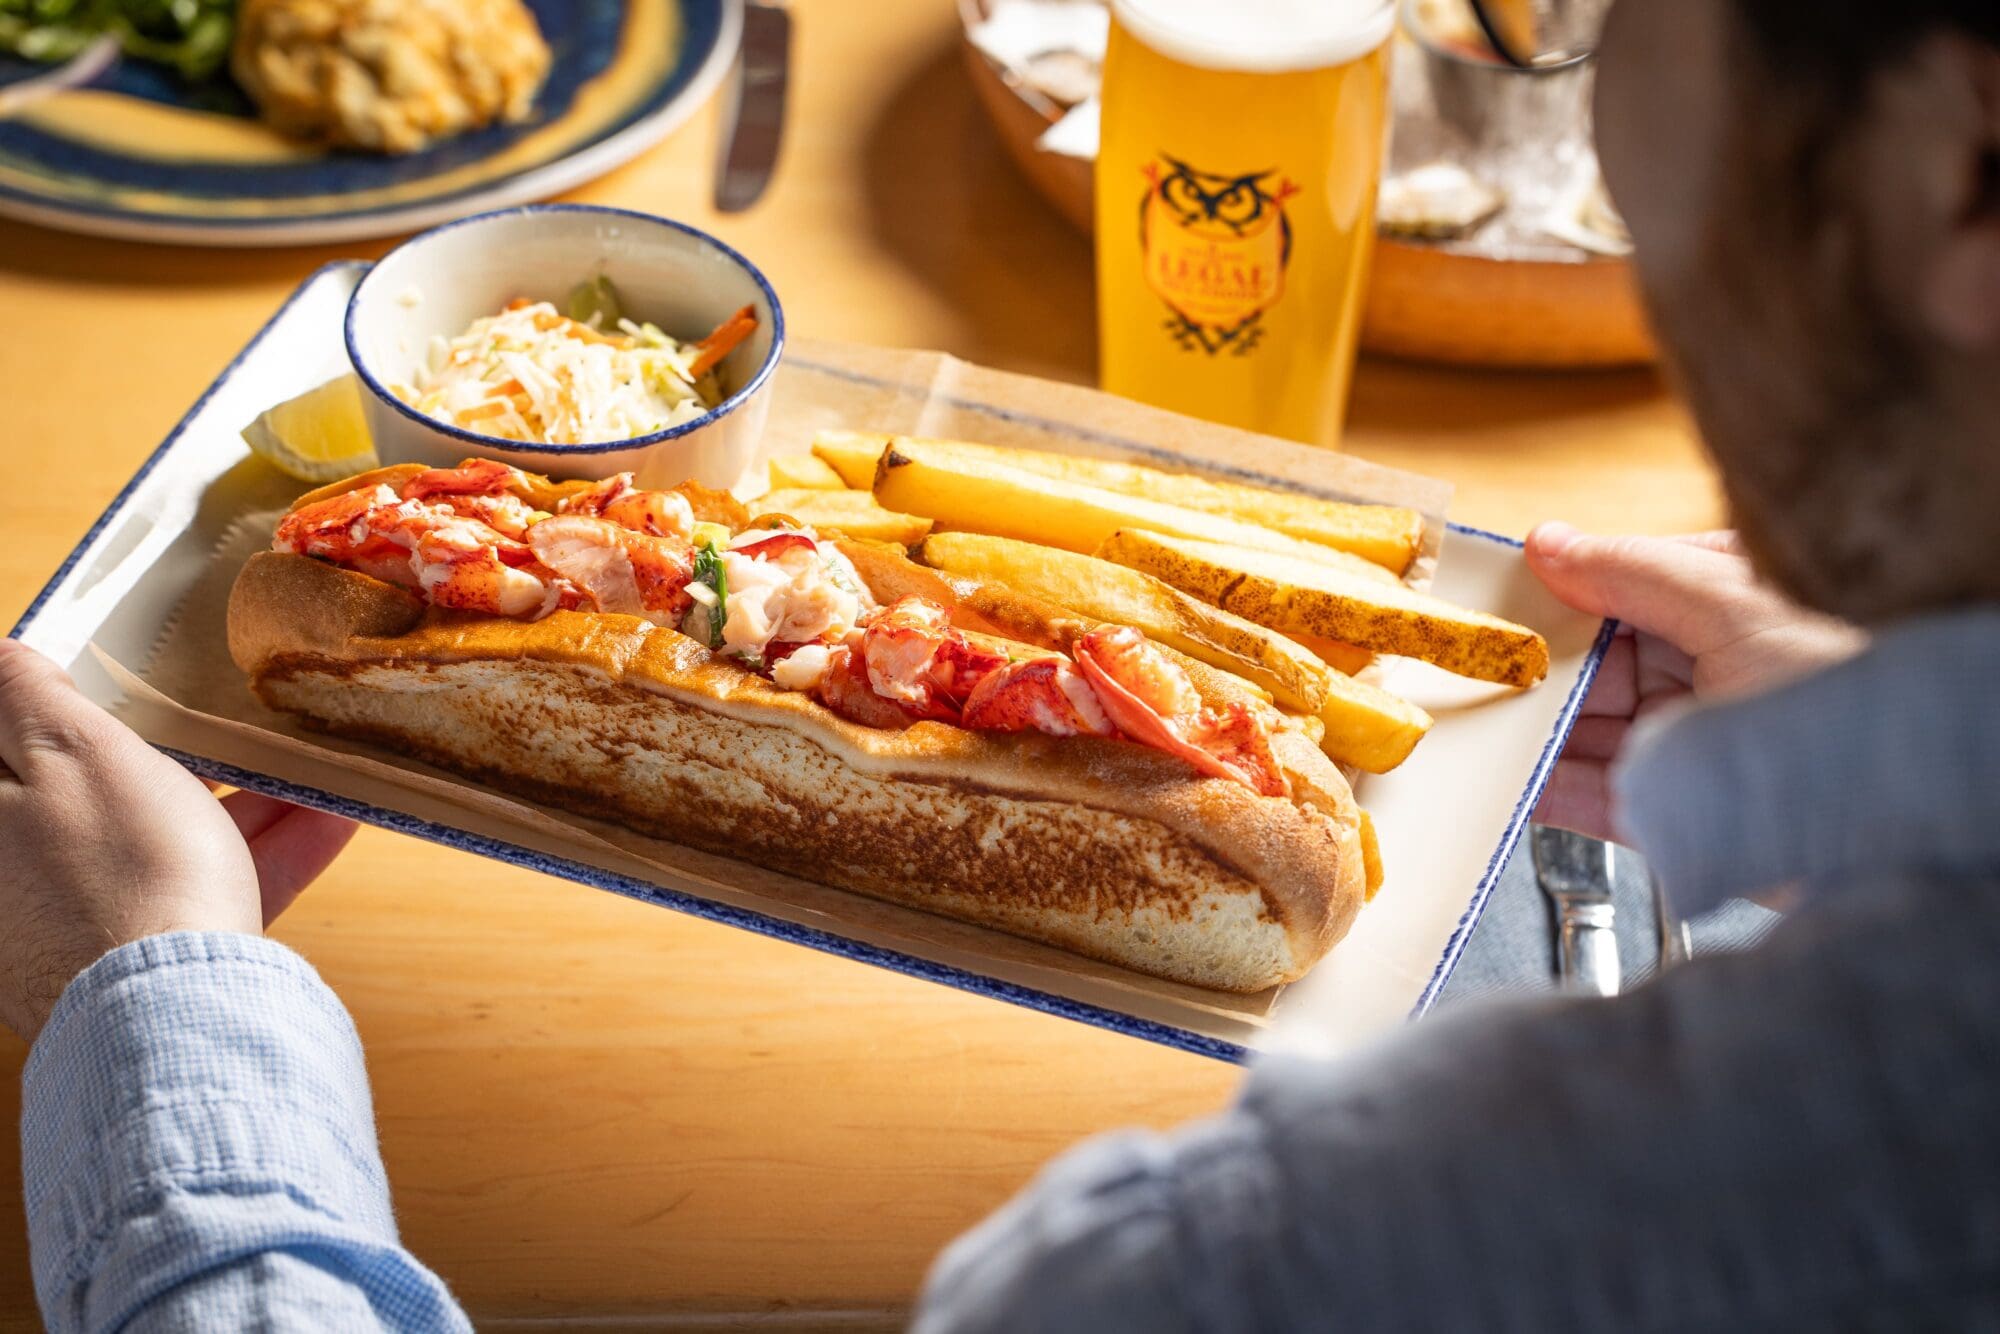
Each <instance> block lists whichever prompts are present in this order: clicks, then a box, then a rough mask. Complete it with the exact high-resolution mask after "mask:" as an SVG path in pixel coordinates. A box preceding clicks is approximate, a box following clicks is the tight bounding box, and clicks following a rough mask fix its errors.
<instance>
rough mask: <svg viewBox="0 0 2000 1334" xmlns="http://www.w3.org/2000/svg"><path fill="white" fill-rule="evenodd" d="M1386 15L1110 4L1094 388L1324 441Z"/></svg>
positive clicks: (1344, 329) (1336, 401) (1369, 213)
mask: <svg viewBox="0 0 2000 1334" xmlns="http://www.w3.org/2000/svg"><path fill="white" fill-rule="evenodd" d="M1394 17H1395V16H1394V5H1393V2H1392V0H1112V3H1111V38H1110V46H1109V49H1108V50H1107V52H1106V54H1105V61H1104V92H1103V130H1102V138H1101V141H1100V143H1099V147H1098V155H1097V303H1098V313H1097V319H1098V347H1099V355H1100V362H1099V366H1100V375H1101V378H1102V381H1103V385H1104V388H1106V389H1108V390H1110V391H1111V392H1112V393H1115V394H1123V395H1125V396H1126V397H1128V398H1136V399H1139V400H1141V401H1143V402H1147V403H1153V404H1157V405H1158V406H1160V407H1164V408H1171V409H1173V410H1174V411H1176V412H1185V413H1189V414H1191V415H1193V416H1197V417H1206V418H1208V419H1210V420H1212V421H1218V422H1223V423H1225V424H1227V425H1230V426H1241V427H1245V428H1247V429H1249V430H1253V431H1262V432H1265V433H1267V434H1270V435H1279V436H1286V437H1289V438H1290V439H1293V440H1300V441H1304V442H1306V443H1308V444H1319V445H1334V444H1336V443H1338V441H1339V437H1340V427H1341V419H1342V417H1343V415H1344V413H1345V411H1346V406H1347V390H1348V382H1349V380H1350V379H1351V377H1352V374H1353V369H1354V353H1355V342H1356V339H1357V337H1358V335H1359V332H1360V323H1361V305H1362V295H1363V287H1364V284H1365V281H1366V279H1367V274H1368V261H1369V256H1370V254H1371V251H1372V248H1373V241H1374V232H1375V223H1374V219H1375V188H1376V186H1377V184H1378V183H1379V181H1380V178H1381V173H1382V149H1383V141H1384V140H1383V136H1384V134H1385V132H1386V125H1387V118H1388V103H1387V91H1388V46H1387V43H1388V37H1389V34H1390V31H1391V29H1392V27H1393V26H1394Z"/></svg>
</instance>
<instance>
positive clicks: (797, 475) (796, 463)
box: [765, 454, 866, 491]
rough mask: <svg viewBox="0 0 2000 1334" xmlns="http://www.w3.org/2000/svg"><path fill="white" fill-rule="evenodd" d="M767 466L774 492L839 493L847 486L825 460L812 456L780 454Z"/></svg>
mask: <svg viewBox="0 0 2000 1334" xmlns="http://www.w3.org/2000/svg"><path fill="white" fill-rule="evenodd" d="M765 466H766V467H767V469H768V470H769V472H770V476H771V489H772V490H773V491H799V490H812V491H839V490H842V489H843V488H845V487H846V485H847V483H846V482H843V481H841V480H840V474H839V473H837V472H835V471H834V470H833V469H832V468H831V467H830V466H828V464H827V462H826V460H825V459H822V458H819V457H816V456H815V455H812V454H780V455H779V456H778V457H777V458H774V459H772V460H771V461H770V463H769V464H767V465H765ZM863 489H864V490H865V489H866V488H865V487H864V488H863Z"/></svg>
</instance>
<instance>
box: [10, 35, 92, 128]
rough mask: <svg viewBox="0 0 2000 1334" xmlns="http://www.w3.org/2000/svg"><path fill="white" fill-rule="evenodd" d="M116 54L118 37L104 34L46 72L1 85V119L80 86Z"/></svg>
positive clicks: (89, 79) (87, 81) (88, 80)
mask: <svg viewBox="0 0 2000 1334" xmlns="http://www.w3.org/2000/svg"><path fill="white" fill-rule="evenodd" d="M118 54H119V47H118V38H117V37H116V36H114V35H113V34H111V33H106V34H104V36H102V37H100V38H98V39H97V40H96V41H94V42H92V43H91V44H90V45H89V46H86V47H84V48H83V50H81V51H79V52H77V53H76V54H75V55H73V56H71V57H70V58H69V59H68V60H65V61H64V62H63V63H62V64H60V65H57V66H56V67H55V68H54V69H52V70H50V71H49V72H48V73H46V74H36V75H33V76H31V77H29V78H26V79H18V80H16V81H15V82H13V83H10V84H8V85H7V86H6V87H4V88H0V120H5V119H6V118H7V117H9V116H13V115H18V114H20V113H21V112H23V111H26V110H27V109H28V108H29V107H31V106H33V105H35V103H37V102H40V101H44V100H46V99H47V98H51V97H54V96H55V95H56V94H57V93H60V92H64V91H66V90H68V89H71V88H81V87H83V86H84V85H85V84H87V83H89V82H90V81H91V80H93V79H95V78H97V77H98V76H99V75H100V74H103V73H104V72H105V71H106V70H108V69H110V68H111V67H112V66H113V65H115V64H117V63H118Z"/></svg>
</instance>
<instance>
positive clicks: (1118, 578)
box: [913, 533, 1327, 714]
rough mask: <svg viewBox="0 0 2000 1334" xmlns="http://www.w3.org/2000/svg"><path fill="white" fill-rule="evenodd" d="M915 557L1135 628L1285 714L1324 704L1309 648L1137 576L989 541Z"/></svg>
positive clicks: (943, 541) (929, 549) (967, 538)
mask: <svg viewBox="0 0 2000 1334" xmlns="http://www.w3.org/2000/svg"><path fill="white" fill-rule="evenodd" d="M913 554H914V556H915V557H916V559H917V560H919V561H921V562H923V563H924V564H925V565H929V566H932V567H934V568H936V569H939V570H943V571H945V572H946V573H948V574H955V575H962V576H964V577H966V578H970V579H978V580H984V581H986V582H990V583H996V584H1005V585H1007V586H1008V587H1010V588H1015V589H1019V590H1020V591H1021V592H1023V593H1026V594H1028V595H1029V596H1031V597H1037V598H1041V599H1043V600H1045V601H1048V602H1053V603H1055V604H1056V605H1057V606H1059V607H1068V608H1069V609H1070V610H1071V611H1074V612H1078V613H1080V614H1082V615H1085V616H1092V617H1095V618H1097V619H1098V620H1100V621H1110V622H1113V623H1115V624H1118V625H1129V626H1131V627H1132V628H1133V629H1135V630H1138V631H1140V632H1142V633H1143V634H1145V635H1146V636H1147V638H1149V639H1153V640H1157V641H1158V642H1159V643H1162V644H1166V645H1168V646H1169V647H1171V648H1176V649H1179V650H1180V651H1181V652H1182V653H1185V654H1187V655H1188V656H1189V657H1192V658H1198V659H1200V660H1201V661H1203V662H1206V663H1208V664H1210V665H1211V666H1215V667H1220V668H1221V669H1222V670H1224V671H1226V672H1232V673H1234V674H1235V675H1237V676H1240V677H1242V678H1244V679H1245V680H1247V681H1253V682H1255V683H1256V684H1257V685H1259V686H1261V687H1263V688H1264V689H1265V690H1266V691H1268V692H1270V695H1271V698H1272V699H1274V700H1276V701H1277V703H1278V705H1279V706H1280V707H1282V708H1286V709H1292V710H1295V711H1298V712H1301V713H1308V714H1312V713H1318V712H1319V710H1320V707H1321V706H1322V705H1324V704H1325V703H1326V693H1327V687H1326V680H1325V678H1326V675H1327V668H1326V664H1324V663H1322V662H1320V661H1319V660H1318V659H1316V658H1315V657H1313V655H1312V654H1311V653H1309V652H1307V651H1306V650H1305V649H1304V648H1301V647H1300V646H1299V645H1298V644H1296V643H1294V642H1293V641H1291V640H1289V639H1287V638H1285V637H1284V636H1283V635H1280V634H1276V633H1274V632H1273V631H1270V630H1266V629H1265V628H1264V627H1263V626H1261V625H1257V624H1255V623H1253V622H1251V621H1246V620H1244V619H1243V618H1242V617H1240V616H1236V615H1232V614H1231V613H1229V612H1226V611H1223V610H1222V609H1221V608H1219V607H1212V606H1210V605H1209V604H1208V603H1206V602H1202V601H1199V600H1198V599H1196V598H1192V597H1189V596H1188V595H1187V594H1186V593H1183V592H1181V591H1180V590H1179V589H1177V588H1174V587H1173V586H1171V585H1169V584H1166V583H1164V582H1162V581H1161V580H1158V579H1155V578H1154V577H1153V576H1151V575H1149V574H1142V573H1141V572H1139V571H1138V570H1130V569H1126V568H1125V567H1124V566H1122V565H1113V564H1112V563H1111V562H1109V561H1102V560H1098V559H1097V558H1095V557H1093V556H1080V555H1078V554H1076V553H1075V552H1073V551H1061V550H1058V549H1056V548H1054V547H1043V546H1036V545H1035V544H1033V543H1032V542H1019V541H1016V540H1014V539H1013V538H1010V537H991V536H988V535H986V534H984V533H933V534H931V535H930V536H929V537H928V538H926V539H924V543H923V545H922V546H921V547H919V548H918V549H917V550H916V551H915V552H914V553H913Z"/></svg>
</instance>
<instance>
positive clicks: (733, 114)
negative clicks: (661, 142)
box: [715, 0, 792, 213]
mask: <svg viewBox="0 0 2000 1334" xmlns="http://www.w3.org/2000/svg"><path fill="white" fill-rule="evenodd" d="M791 44H792V16H791V14H790V13H789V12H787V11H786V9H785V7H784V5H783V4H781V3H777V2H776V0H750V3H749V4H747V5H745V6H744V8H743V51H742V54H741V56H740V57H739V59H738V60H737V63H736V80H735V82H734V83H733V84H731V86H730V95H729V109H728V111H727V113H726V114H725V115H724V117H723V125H722V149H721V155H720V159H719V161H718V162H717V164H716V174H715V207H716V208H717V209H718V210H720V211H721V212H723V213H741V212H742V211H743V210H744V209H746V208H749V207H750V206H751V205H752V204H754V203H756V202H757V199H758V197H759V196H760V195H762V194H763V193H764V187H765V186H766V185H767V184H769V183H770V180H771V170H772V168H773V167H775V166H777V163H778V146H779V143H780V142H781V141H782V140H783V138H784V131H785V85H786V83H787V80H788V77H789V67H790V63H791Z"/></svg>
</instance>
